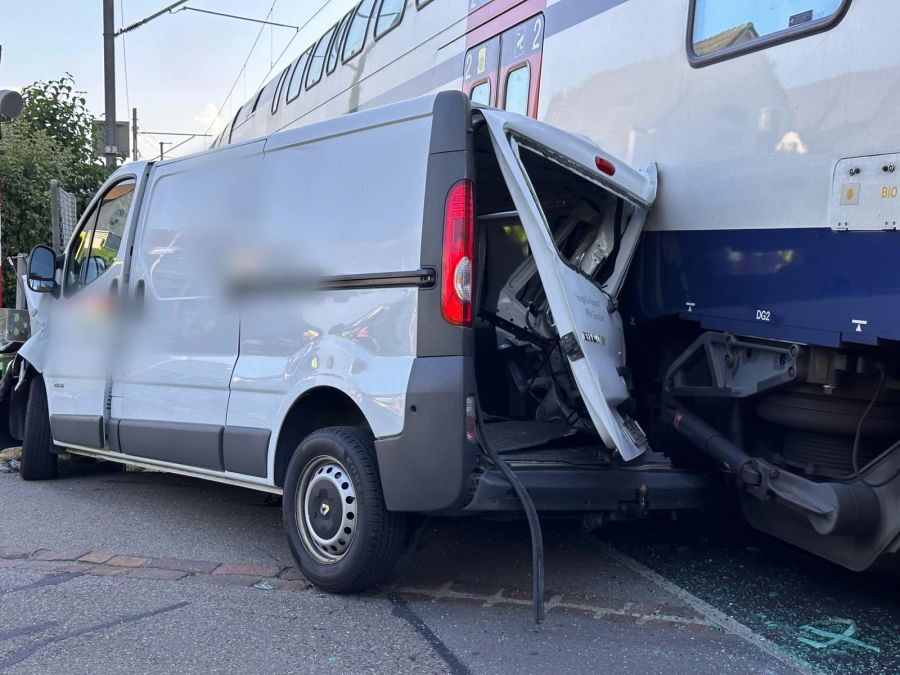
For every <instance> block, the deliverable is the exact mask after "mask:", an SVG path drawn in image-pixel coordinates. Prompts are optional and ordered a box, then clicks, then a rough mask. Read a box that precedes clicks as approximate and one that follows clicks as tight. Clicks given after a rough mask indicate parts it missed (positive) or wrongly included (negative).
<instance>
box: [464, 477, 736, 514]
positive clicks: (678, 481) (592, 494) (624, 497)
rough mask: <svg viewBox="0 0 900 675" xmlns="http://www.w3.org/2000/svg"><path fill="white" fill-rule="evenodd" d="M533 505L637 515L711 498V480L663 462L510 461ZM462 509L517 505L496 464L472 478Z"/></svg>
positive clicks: (685, 506)
mask: <svg viewBox="0 0 900 675" xmlns="http://www.w3.org/2000/svg"><path fill="white" fill-rule="evenodd" d="M511 466H512V468H513V470H514V471H515V472H516V475H517V476H518V477H519V479H520V480H521V481H522V483H523V484H524V485H525V488H526V489H527V490H528V493H529V494H530V495H531V498H532V500H533V501H534V505H535V508H537V510H538V511H605V512H611V513H617V514H621V515H623V516H639V515H644V514H646V513H649V512H651V511H680V510H689V509H702V508H706V507H709V506H712V505H713V504H714V503H716V501H717V500H716V497H717V494H718V493H719V490H718V488H717V487H716V484H715V483H714V481H711V480H710V479H709V478H707V477H705V476H702V475H700V474H696V473H692V472H689V471H681V470H678V469H673V468H671V467H668V466H665V465H663V466H658V465H657V466H650V467H648V466H634V467H629V466H625V467H608V466H607V467H602V466H597V467H585V466H571V465H570V466H560V465H555V466H536V465H532V464H529V465H519V466H516V465H515V464H512V465H511ZM463 510H464V511H521V510H522V507H521V505H520V504H519V500H518V498H517V497H516V495H515V493H514V492H513V490H512V488H511V487H510V485H509V483H508V482H507V481H506V479H505V478H504V477H503V475H502V474H501V473H500V471H498V470H496V469H490V470H488V471H485V472H484V473H483V474H481V476H480V477H479V478H478V479H477V484H476V486H475V489H474V493H473V496H472V500H471V501H470V502H469V503H468V504H466V506H465V508H464V509H463Z"/></svg>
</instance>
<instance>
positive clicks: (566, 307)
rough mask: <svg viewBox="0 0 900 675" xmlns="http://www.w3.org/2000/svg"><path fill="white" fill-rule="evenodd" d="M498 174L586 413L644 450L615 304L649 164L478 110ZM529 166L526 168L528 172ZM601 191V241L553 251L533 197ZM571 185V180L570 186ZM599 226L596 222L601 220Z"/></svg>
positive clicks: (543, 204) (649, 199)
mask: <svg viewBox="0 0 900 675" xmlns="http://www.w3.org/2000/svg"><path fill="white" fill-rule="evenodd" d="M480 114H482V115H483V116H484V118H485V120H486V122H487V124H488V127H489V130H490V132H491V140H492V143H493V146H494V150H495V152H496V154H497V159H498V161H499V163H500V168H501V170H502V172H503V176H504V179H505V181H506V183H507V187H508V188H509V191H510V194H511V196H512V199H513V202H514V203H515V206H516V209H517V210H518V213H519V218H520V219H521V222H522V225H523V227H524V229H525V233H526V235H527V237H528V243H529V245H530V247H531V252H532V255H533V257H534V260H535V264H536V265H537V268H538V272H539V274H540V277H541V282H542V283H543V286H544V290H545V292H546V295H547V299H548V302H549V305H550V309H551V311H552V313H553V319H554V322H555V325H556V330H557V332H558V334H559V336H560V346H561V347H562V349H563V350H564V351H565V352H566V354H567V356H568V358H569V362H570V365H571V368H572V374H573V375H574V377H575V381H576V383H577V384H578V388H579V390H580V392H581V395H582V397H583V398H584V402H585V405H586V407H587V409H588V412H589V413H590V416H591V420H592V421H593V423H594V426H595V427H596V429H597V432H598V433H599V434H600V437H601V438H602V439H603V442H604V443H605V444H606V445H607V446H608V447H609V448H611V449H615V450H617V451H618V452H619V454H620V455H621V456H622V457H623V458H624V459H625V460H632V459H635V458H636V457H638V456H639V455H641V454H642V453H643V452H644V451H645V450H646V449H647V439H646V436H645V435H644V433H643V431H642V430H641V429H640V427H639V426H638V424H637V423H636V422H635V421H634V420H633V419H631V418H630V417H629V415H628V413H627V411H626V410H625V405H623V404H626V403H627V402H628V401H629V399H630V394H629V391H628V386H627V383H626V380H625V377H624V376H623V375H624V374H625V371H624V370H623V368H624V366H625V339H624V331H623V327H622V319H621V316H620V315H619V313H618V311H617V310H616V307H615V298H616V296H617V295H618V293H619V291H620V290H621V287H622V283H623V282H624V279H625V275H626V273H627V271H628V267H629V265H630V263H631V259H632V256H633V254H634V251H635V248H636V247H637V244H638V241H639V239H640V233H641V230H642V229H643V225H644V221H645V219H646V215H647V212H648V210H649V209H650V207H651V205H652V204H653V201H654V199H655V197H656V168H655V166H649V167H647V168H646V169H645V170H643V171H642V172H640V173H639V172H636V171H634V170H632V169H630V168H629V167H627V166H626V165H624V164H622V163H620V162H618V161H616V160H614V159H611V158H609V157H608V156H607V155H605V154H604V153H602V151H601V150H600V149H599V148H598V147H597V146H596V145H594V144H593V143H591V142H590V141H588V140H587V139H584V138H581V137H578V136H574V135H572V134H568V133H565V132H563V131H560V130H558V129H554V128H553V127H550V126H548V125H545V124H542V123H539V122H535V121H533V120H529V119H527V118H523V117H520V116H514V115H509V114H507V113H503V112H500V111H497V110H482V111H480ZM532 174H534V175H532ZM585 181H589V182H590V185H589V186H588V187H590V188H591V189H592V190H593V191H594V192H597V189H596V188H597V186H599V187H600V188H601V191H602V194H601V196H605V197H606V198H608V201H609V202H610V203H611V204H614V206H613V208H612V209H609V208H607V211H611V212H612V213H613V214H614V215H612V216H610V217H611V218H612V219H614V220H615V222H613V223H611V229H609V232H610V233H611V234H610V235H609V240H610V241H609V242H608V244H607V243H604V241H603V238H604V236H603V232H604V230H603V229H602V228H601V232H600V234H598V235H597V236H596V240H595V241H593V242H589V243H591V246H590V247H583V248H582V249H580V250H579V251H577V252H575V253H573V252H572V251H570V250H568V249H567V250H560V247H559V246H558V242H557V241H556V240H555V238H554V232H553V231H552V226H551V224H550V222H548V217H547V212H548V211H549V210H550V208H551V206H552V205H551V204H550V203H548V202H547V201H546V200H542V198H541V197H542V195H543V194H544V193H546V192H549V191H554V194H578V193H579V188H580V187H583V186H582V184H583V183H584V182H585ZM570 188H571V189H570ZM604 227H605V226H604Z"/></svg>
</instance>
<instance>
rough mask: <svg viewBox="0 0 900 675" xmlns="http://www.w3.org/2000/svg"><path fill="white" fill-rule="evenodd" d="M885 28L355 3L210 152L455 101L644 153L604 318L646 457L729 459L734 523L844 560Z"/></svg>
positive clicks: (885, 231) (868, 366) (782, 1)
mask: <svg viewBox="0 0 900 675" xmlns="http://www.w3.org/2000/svg"><path fill="white" fill-rule="evenodd" d="M897 25H900V4H898V3H897V2H895V1H894V0H767V1H765V2H760V1H759V0H668V1H666V2H660V0H362V1H361V2H360V3H359V4H358V5H356V6H355V7H354V8H353V9H352V10H351V11H350V12H348V13H347V15H346V16H345V17H344V18H343V19H342V20H341V21H339V22H338V23H337V24H336V25H334V26H332V27H330V28H329V29H328V30H327V31H326V32H325V34H324V35H322V36H321V37H320V38H319V39H318V40H316V41H315V42H314V43H313V44H310V45H308V46H307V47H306V48H305V49H304V50H303V51H302V53H301V54H300V55H299V56H298V57H297V58H296V59H295V60H294V61H293V62H292V63H291V64H290V65H289V66H288V67H287V68H285V69H284V70H283V71H282V72H280V73H279V74H278V75H277V76H276V77H274V78H273V79H272V80H271V81H270V82H268V83H267V84H266V85H265V86H264V87H263V88H262V89H261V91H259V92H258V93H256V94H255V95H254V96H253V97H252V98H251V99H250V100H249V101H247V102H246V103H245V104H244V105H243V107H241V109H240V110H239V111H238V112H237V114H236V115H235V116H234V118H233V119H232V120H231V121H230V123H229V124H228V125H227V127H226V128H225V129H224V130H223V132H222V133H221V134H220V136H219V137H218V138H217V139H216V140H215V142H214V146H221V145H225V144H229V143H236V142H239V141H243V140H245V139H250V138H255V137H259V136H263V135H266V134H268V133H271V132H273V131H276V130H280V129H284V128H288V127H294V126H299V125H305V124H307V123H310V122H314V121H318V120H322V119H326V118H331V117H335V116H337V115H340V114H343V113H347V112H351V111H356V110H360V109H365V108H371V107H374V106H378V105H380V104H384V103H389V102H393V101H398V100H402V99H407V98H410V97H413V96H417V95H420V94H426V93H430V92H435V91H440V90H445V89H462V90H464V91H465V92H466V93H468V94H469V95H470V96H471V98H472V99H473V101H476V102H478V103H482V104H486V105H491V106H496V107H499V108H504V109H506V110H510V111H515V112H519V113H523V114H527V115H530V116H533V117H537V118H539V119H541V120H543V121H546V122H549V123H551V124H553V125H556V126H558V127H561V128H563V129H566V130H568V131H574V132H578V133H581V134H584V135H587V136H589V137H591V138H592V139H594V140H596V141H597V142H598V143H599V144H600V145H601V146H602V147H603V148H604V149H605V150H607V151H609V152H610V153H611V154H612V155H614V156H616V157H618V158H620V159H621V160H623V161H625V162H626V163H628V164H629V165H631V166H632V167H635V168H638V167H641V166H643V165H645V164H647V163H648V162H656V163H657V165H658V168H659V180H660V187H659V193H658V198H657V201H656V204H655V206H654V208H653V211H652V212H651V213H650V215H649V217H648V220H647V225H646V228H645V231H644V234H643V240H642V243H641V245H640V247H639V249H638V251H637V253H636V254H635V258H634V261H633V263H632V268H631V271H630V276H629V281H628V287H627V289H626V291H625V293H624V295H623V298H622V304H621V306H622V314H623V317H624V319H625V322H626V325H627V326H628V327H629V335H628V341H629V356H630V362H631V369H632V373H631V375H632V378H633V381H634V387H635V391H636V392H637V397H636V398H637V400H638V401H639V406H640V411H639V414H638V417H639V419H640V421H641V423H642V425H643V426H644V428H645V429H646V430H647V431H648V432H649V435H650V437H651V440H652V444H653V447H654V448H655V449H656V450H661V451H664V452H665V453H666V454H667V455H669V456H670V457H672V458H673V459H674V461H676V462H677V463H679V464H681V465H684V466H692V467H696V468H697V469H698V470H706V469H708V468H709V465H708V464H707V463H706V459H705V458H704V456H703V453H700V452H697V449H698V448H700V449H701V450H704V452H709V451H710V449H711V448H714V447H718V446H722V447H726V448H728V449H729V450H735V449H737V450H740V451H741V453H744V454H741V455H739V456H740V457H745V456H749V457H752V458H753V459H754V462H756V463H755V464H753V465H750V464H745V463H744V462H743V461H740V460H739V461H737V462H736V463H735V462H732V463H731V465H730V467H729V468H730V473H731V474H732V475H731V476H730V477H729V478H728V480H732V481H733V482H735V483H738V484H741V485H742V490H741V491H740V498H739V499H740V503H741V506H742V509H743V512H744V515H745V517H746V518H747V519H748V520H749V521H750V523H751V524H752V525H753V526H755V527H757V528H758V529H760V530H763V531H765V532H767V533H769V534H772V535H774V536H777V537H779V538H781V539H783V540H786V541H788V542H790V543H791V544H794V545H796V546H798V547H800V548H803V549H806V550H809V551H812V552H814V553H815V554H818V555H820V556H823V557H825V558H827V559H829V560H831V561H833V562H836V563H838V564H840V565H843V566H845V567H848V568H851V569H856V570H862V569H867V568H870V567H872V566H873V565H875V564H876V563H877V562H879V561H880V562H881V563H883V562H884V561H885V560H888V561H890V560H893V559H895V558H893V557H892V555H891V554H894V553H896V552H897V551H898V549H900V535H898V533H900V480H897V478H898V475H900V450H898V449H900V342H898V341H900V312H898V311H897V307H898V306H897V305H895V304H893V303H895V302H897V301H898V294H900V273H898V262H897V261H898V259H900V256H898V254H900V232H898V231H897V221H898V220H900V195H898V189H900V171H898V170H897V169H898V167H900V154H895V153H900V125H898V124H897V122H896V120H895V119H894V114H895V111H896V110H897V108H896V107H895V104H898V103H900V52H898V50H897V49H896V45H895V36H894V35H893V33H894V31H892V30H890V29H889V28H888V27H893V26H897ZM352 172H353V167H352V162H349V161H348V166H347V173H348V175H352ZM735 464H737V465H735ZM753 466H756V467H757V468H759V467H760V466H763V467H766V470H765V471H764V472H762V474H761V473H760V472H759V471H750V470H749V469H752V467H753ZM857 488H858V490H857ZM754 493H755V494H754ZM761 495H762V496H764V498H762V499H761V498H759V497H760V496H761ZM873 496H874V499H873ZM785 507H787V508H785ZM817 519H818V520H817Z"/></svg>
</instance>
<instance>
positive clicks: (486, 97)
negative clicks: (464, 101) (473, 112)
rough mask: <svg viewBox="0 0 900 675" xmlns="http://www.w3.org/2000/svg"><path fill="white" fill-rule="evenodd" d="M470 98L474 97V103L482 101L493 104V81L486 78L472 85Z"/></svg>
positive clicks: (485, 103)
mask: <svg viewBox="0 0 900 675" xmlns="http://www.w3.org/2000/svg"><path fill="white" fill-rule="evenodd" d="M469 98H471V99H472V103H481V104H482V105H490V104H491V82H490V80H486V81H484V82H482V83H481V84H476V85H475V86H474V87H472V92H471V93H470V94H469Z"/></svg>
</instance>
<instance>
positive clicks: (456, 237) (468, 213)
mask: <svg viewBox="0 0 900 675" xmlns="http://www.w3.org/2000/svg"><path fill="white" fill-rule="evenodd" d="M474 250H475V191H474V185H473V184H472V181H470V180H461V181H459V182H458V183H456V185H454V186H453V187H452V188H450V193H449V194H448V195H447V204H446V207H445V210H444V251H443V259H442V261H441V268H442V269H441V313H442V314H443V315H444V319H445V320H446V321H447V323H452V324H454V325H456V326H471V325H472V278H473V273H474V270H473V263H472V260H473V257H474Z"/></svg>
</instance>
